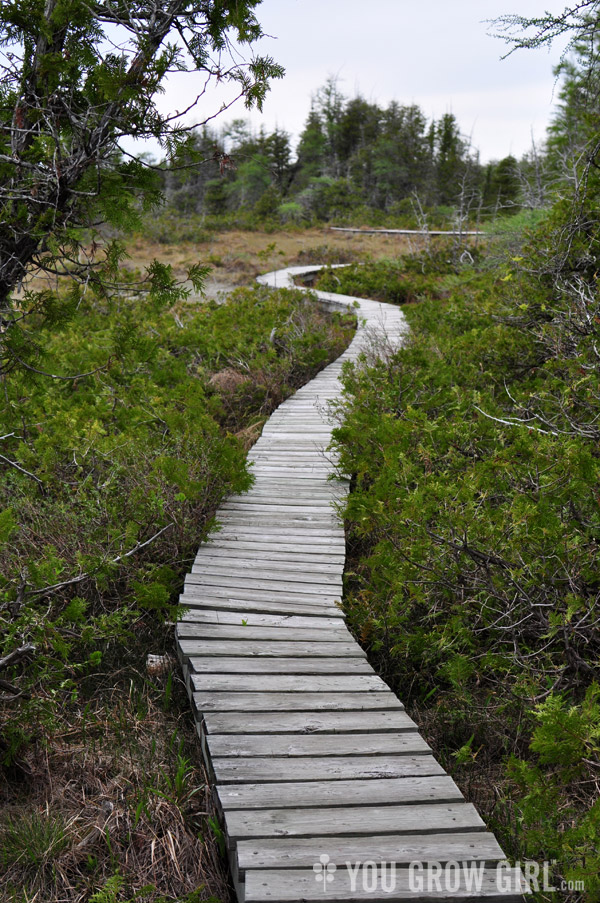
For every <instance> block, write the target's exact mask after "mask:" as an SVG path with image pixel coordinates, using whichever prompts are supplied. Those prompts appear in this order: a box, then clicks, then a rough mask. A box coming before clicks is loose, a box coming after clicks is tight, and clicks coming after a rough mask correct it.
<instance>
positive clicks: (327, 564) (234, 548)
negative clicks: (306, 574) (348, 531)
mask: <svg viewBox="0 0 600 903" xmlns="http://www.w3.org/2000/svg"><path fill="white" fill-rule="evenodd" d="M248 545H251V546H252V548H250V549H248V548H245V547H244V546H248ZM345 559H346V556H345V555H344V554H343V553H335V552H330V553H328V552H323V551H320V552H316V551H315V552H306V550H304V551H299V550H298V549H294V550H291V549H288V550H285V549H283V550H280V549H278V548H277V547H276V546H275V544H273V545H271V546H267V547H266V548H261V543H253V544H249V543H238V542H235V541H230V542H226V541H225V542H223V543H219V542H217V541H215V540H211V541H209V542H208V543H206V545H204V546H202V547H201V551H200V552H199V553H198V555H197V556H196V560H197V561H214V562H215V563H216V562H217V561H231V562H233V564H235V565H237V563H238V562H239V563H240V566H241V564H242V562H249V564H250V566H251V567H254V566H255V563H258V564H259V566H260V562H261V561H268V562H273V564H275V562H277V564H278V565H281V566H282V567H286V566H287V565H289V566H290V567H294V568H297V567H298V566H299V565H306V564H308V566H309V567H311V568H316V569H317V570H321V568H336V569H337V570H338V571H339V569H341V568H343V566H344V561H345Z"/></svg>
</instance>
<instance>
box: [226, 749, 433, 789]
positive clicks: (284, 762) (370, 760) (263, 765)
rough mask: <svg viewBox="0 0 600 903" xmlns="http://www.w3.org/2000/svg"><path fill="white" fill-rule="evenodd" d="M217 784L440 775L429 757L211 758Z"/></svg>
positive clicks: (431, 757)
mask: <svg viewBox="0 0 600 903" xmlns="http://www.w3.org/2000/svg"><path fill="white" fill-rule="evenodd" d="M212 765H213V769H214V772H215V775H216V778H217V781H219V782H221V783H223V784H233V783H246V784H248V783H249V784H254V783H257V782H261V781H283V782H286V783H289V782H290V781H341V780H350V779H359V780H362V779H365V778H408V777H418V776H421V777H422V776H424V775H440V774H444V769H443V768H442V766H441V765H440V764H439V762H436V760H435V759H434V758H433V756H319V757H315V758H313V759H290V758H279V759H277V758H269V759H259V758H252V759H228V758H225V759H213V761H212Z"/></svg>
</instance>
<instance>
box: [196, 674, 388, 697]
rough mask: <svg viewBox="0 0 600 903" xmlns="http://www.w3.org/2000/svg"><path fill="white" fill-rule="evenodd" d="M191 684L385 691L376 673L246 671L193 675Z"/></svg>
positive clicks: (200, 687) (201, 687)
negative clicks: (241, 672)
mask: <svg viewBox="0 0 600 903" xmlns="http://www.w3.org/2000/svg"><path fill="white" fill-rule="evenodd" d="M192 686H193V687H194V689H195V690H197V691H198V692H199V693H200V692H204V691H206V690H209V691H211V692H224V691H225V690H229V691H231V692H234V693H239V692H240V691H244V692H247V693H385V692H386V691H389V687H388V686H387V684H385V683H384V681H382V679H381V678H380V677H378V676H377V675H376V674H340V675H337V674H304V675H299V674H256V675H249V674H246V675H245V676H244V677H243V678H240V676H239V675H204V674H202V675H195V676H194V677H193V680H192Z"/></svg>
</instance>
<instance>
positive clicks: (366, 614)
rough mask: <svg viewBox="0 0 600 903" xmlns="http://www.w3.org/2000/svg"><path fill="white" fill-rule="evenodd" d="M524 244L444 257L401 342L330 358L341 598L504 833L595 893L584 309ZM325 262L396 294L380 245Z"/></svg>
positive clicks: (591, 382)
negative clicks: (347, 481) (443, 274)
mask: <svg viewBox="0 0 600 903" xmlns="http://www.w3.org/2000/svg"><path fill="white" fill-rule="evenodd" d="M540 241H542V239H541V238H540ZM528 254H529V255H532V254H533V251H532V250H530V251H529V252H528ZM532 259H533V257H531V256H528V259H527V262H528V266H530V265H531V261H532ZM521 262H522V258H518V259H517V260H512V261H511V260H508V261H505V262H504V264H503V266H502V267H500V268H498V267H494V268H493V269H486V268H485V267H484V268H482V270H481V271H479V270H477V269H476V268H473V267H468V268H466V269H465V270H463V272H462V274H461V275H460V276H457V275H456V272H454V273H451V274H450V275H449V276H448V278H447V282H446V286H447V287H449V288H450V289H451V294H450V296H449V297H448V298H447V299H445V300H443V301H441V300H440V299H439V293H438V297H437V298H434V299H432V298H427V297H425V296H423V297H422V298H421V303H420V304H419V305H413V306H410V307H408V308H407V311H406V314H407V317H408V319H409V323H410V326H411V330H412V333H411V337H410V338H409V339H408V341H407V342H406V344H405V346H404V347H403V349H402V350H400V351H399V352H398V353H397V354H395V355H394V356H393V357H392V358H391V359H387V360H386V361H384V362H380V363H378V364H376V365H375V366H371V367H366V366H356V367H352V366H348V367H347V368H346V373H345V402H344V403H343V406H342V411H341V413H342V414H343V416H344V418H345V420H344V423H343V425H342V426H340V427H339V428H338V429H337V430H336V433H335V443H336V446H337V447H338V449H339V451H340V454H341V462H340V467H341V468H342V470H344V471H345V472H348V473H351V474H353V491H352V493H351V495H350V498H349V500H348V504H347V508H346V512H345V516H346V525H347V534H348V548H349V553H350V556H349V561H348V569H347V573H346V594H345V607H346V611H347V613H348V616H349V619H350V622H351V624H352V627H353V629H354V631H355V632H356V635H357V636H358V637H359V639H360V641H361V642H362V643H363V644H364V645H365V647H366V648H367V649H368V651H369V653H370V655H371V657H372V659H373V660H374V662H375V663H376V665H377V667H378V669H379V670H380V671H381V672H382V673H383V675H384V676H385V677H386V678H387V679H388V680H389V681H390V682H391V683H392V685H393V686H394V688H395V689H397V690H398V692H399V694H400V696H401V698H402V699H403V700H404V701H405V702H406V703H407V704H408V706H409V707H410V709H411V711H412V712H413V714H414V716H415V717H416V718H417V720H418V722H419V723H420V725H421V727H422V729H423V731H424V732H425V734H426V735H427V737H428V738H429V740H430V741H431V742H432V744H433V746H434V748H435V750H436V753H437V755H438V756H439V757H440V759H441V760H442V762H443V764H444V765H445V767H446V768H448V769H449V770H450V771H451V772H452V773H453V774H454V775H455V777H456V779H457V780H458V781H459V783H460V784H461V786H462V787H463V789H464V791H465V792H466V794H467V795H468V797H469V798H470V799H472V800H473V801H474V802H476V803H477V804H478V806H479V808H480V810H481V811H482V813H483V815H484V817H485V818H486V819H487V821H488V823H489V824H490V826H491V827H492V828H493V829H494V830H495V831H496V832H497V834H498V836H499V838H500V840H501V842H502V844H503V846H504V848H505V850H506V851H507V852H508V853H509V854H510V855H512V856H513V857H514V858H515V859H520V860H523V859H528V858H529V859H535V860H537V861H543V860H556V862H555V865H554V866H553V872H554V877H555V878H556V882H555V883H559V882H560V881H561V880H564V881H584V882H585V887H586V891H585V893H586V896H585V899H587V900H593V899H598V894H599V893H600V884H599V883H598V874H600V859H599V855H598V850H599V849H600V846H599V843H598V836H599V832H598V825H599V818H600V806H599V803H598V799H597V788H598V783H597V781H598V769H599V768H600V720H599V719H600V714H599V712H600V708H599V704H598V693H599V692H600V691H599V689H598V683H597V680H598V660H599V653H600V641H599V633H598V611H599V604H600V584H599V582H598V568H597V543H598V538H599V531H600V511H599V506H598V495H597V486H598V481H599V478H600V459H599V457H598V450H597V438H598V437H597V431H596V432H594V430H593V427H594V424H595V423H596V422H597V418H598V416H599V415H600V410H599V408H598V394H597V391H596V390H595V389H593V388H592V387H593V386H596V387H597V355H596V358H595V359H594V352H593V349H592V346H593V345H594V343H595V341H596V333H597V332H598V325H597V323H592V321H589V318H588V321H589V322H588V321H586V322H587V327H586V328H587V334H584V333H585V330H584V329H583V322H584V318H583V317H582V313H583V312H585V311H587V313H588V314H589V313H590V311H592V310H594V309H595V308H594V303H593V299H592V298H591V297H588V298H587V302H586V304H584V305H583V306H582V305H581V304H580V302H578V300H577V290H576V289H574V290H573V291H572V294H571V299H570V301H569V300H568V298H567V297H566V295H565V293H564V291H563V292H562V294H560V293H559V294H560V298H561V299H562V300H560V299H557V298H552V299H551V298H550V288H549V283H547V282H546V281H545V280H544V279H543V278H542V279H540V278H539V276H538V275H536V274H532V273H531V272H529V273H528V272H525V270H523V269H521ZM419 265H420V263H419V261H416V262H413V263H412V264H409V265H408V267H407V265H406V262H405V261H403V262H402V267H401V268H400V267H398V268H397V271H398V274H399V275H403V274H405V273H406V272H407V271H408V272H409V273H412V272H413V271H414V269H416V268H418V267H419ZM348 269H349V270H350V268H348ZM452 269H453V270H454V267H453V268H452ZM392 272H394V270H393V269H392ZM334 273H335V275H336V276H338V275H339V278H340V280H341V283H342V288H341V290H343V291H348V289H349V286H350V285H353V284H354V283H353V280H354V279H355V278H356V279H357V280H358V281H359V284H360V294H361V295H365V296H367V297H372V296H373V294H375V295H379V296H381V295H382V294H383V295H385V296H387V298H388V299H389V298H390V297H393V292H390V291H389V288H387V287H386V286H387V280H388V278H389V273H390V266H389V265H388V264H385V265H383V266H381V267H380V266H379V265H378V264H371V265H369V267H364V268H358V267H357V268H355V270H354V272H348V271H346V270H342V271H334ZM327 278H328V279H330V278H331V276H330V275H329V274H328V276H327ZM427 278H430V277H429V276H428V277H427ZM330 284H331V283H330ZM382 286H384V288H383V289H382ZM559 300H560V303H559ZM578 304H579V306H578ZM578 310H579V319H578V314H577V311H578ZM592 319H593V318H592ZM598 322H600V321H598ZM577 337H578V342H577V341H576V338H577ZM542 898H543V899H545V897H543V896H540V898H539V899H542ZM570 899H572V900H576V899H582V897H581V896H578V894H577V893H575V892H574V893H572V894H571V896H570Z"/></svg>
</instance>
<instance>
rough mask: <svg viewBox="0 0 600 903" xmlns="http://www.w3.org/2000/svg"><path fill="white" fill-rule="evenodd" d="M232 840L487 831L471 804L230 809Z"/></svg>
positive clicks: (228, 822) (229, 833) (228, 830)
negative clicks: (313, 835)
mask: <svg viewBox="0 0 600 903" xmlns="http://www.w3.org/2000/svg"><path fill="white" fill-rule="evenodd" d="M226 824H227V833H228V835H229V837H230V838H231V839H232V840H241V839H246V838H249V837H281V836H285V837H310V836H311V834H317V835H319V836H320V837H324V836H328V835H332V836H334V837H338V836H343V835H344V834H353V835H355V836H357V835H361V834H362V835H364V836H367V837H372V836H373V835H376V834H403V833H405V834H418V833H421V834H437V833H440V832H444V831H476V830H485V825H484V823H483V820H482V818H481V816H480V815H479V814H478V813H477V810H476V809H475V806H472V805H471V804H470V803H465V802H458V803H427V804H423V805H421V804H418V803H415V804H411V803H409V804H407V805H400V806H398V805H395V804H390V805H389V806H346V807H340V806H334V807H332V808H328V807H325V806H321V807H320V808H319V809H291V808H290V809H251V810H245V809H230V810H229V811H228V812H227V818H226Z"/></svg>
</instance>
